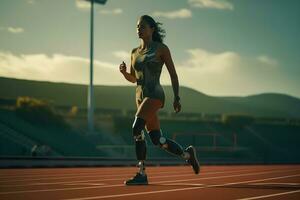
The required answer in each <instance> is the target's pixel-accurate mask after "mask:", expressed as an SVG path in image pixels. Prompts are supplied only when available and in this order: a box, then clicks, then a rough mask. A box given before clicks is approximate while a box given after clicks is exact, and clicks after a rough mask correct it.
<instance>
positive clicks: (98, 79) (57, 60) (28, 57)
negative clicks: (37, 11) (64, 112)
mask: <svg viewBox="0 0 300 200" xmlns="http://www.w3.org/2000/svg"><path fill="white" fill-rule="evenodd" d="M89 66H90V64H89V59H87V58H82V57H77V56H67V55H63V54H53V55H51V56H48V55H46V54H21V55H15V54H12V53H10V52H3V51H0V76H4V77H13V78H20V79H30V80H46V81H53V82H68V83H80V84H88V83H89ZM118 66H119V64H114V63H110V62H104V61H100V60H94V82H95V84H102V85H103V84H104V85H124V84H129V83H127V82H126V81H125V80H124V78H123V77H122V76H121V74H120V72H119V68H118Z"/></svg>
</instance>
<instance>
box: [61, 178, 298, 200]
mask: <svg viewBox="0 0 300 200" xmlns="http://www.w3.org/2000/svg"><path fill="white" fill-rule="evenodd" d="M295 176H300V174H296V175H289V176H281V177H274V178H266V179H256V180H250V181H240V182H233V183H225V184H216V185H207V186H202V187H187V188H178V189H169V190H155V191H149V192H135V193H123V194H115V195H104V196H93V197H82V198H72V199H63V200H90V199H105V198H116V197H124V196H136V195H144V194H154V193H155V194H157V193H166V192H177V191H185V190H197V189H205V188H212V187H224V186H228V185H236V184H241V183H249V182H257V181H265V180H269V179H270V180H274V179H281V178H287V177H295ZM297 191H300V190H297ZM240 200H242V199H240ZM243 200H246V199H243ZM247 200H250V199H247Z"/></svg>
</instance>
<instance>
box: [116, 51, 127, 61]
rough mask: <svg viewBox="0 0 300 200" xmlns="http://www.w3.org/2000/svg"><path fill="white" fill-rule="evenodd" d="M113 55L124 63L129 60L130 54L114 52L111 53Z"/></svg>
mask: <svg viewBox="0 0 300 200" xmlns="http://www.w3.org/2000/svg"><path fill="white" fill-rule="evenodd" d="M113 55H114V56H115V57H117V58H119V59H121V60H124V61H128V60H130V52H127V51H115V52H113Z"/></svg>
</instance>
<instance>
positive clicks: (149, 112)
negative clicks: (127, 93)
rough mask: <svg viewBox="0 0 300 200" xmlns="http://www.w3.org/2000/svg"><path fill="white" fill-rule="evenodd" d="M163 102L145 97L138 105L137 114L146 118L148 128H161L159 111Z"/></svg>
mask: <svg viewBox="0 0 300 200" xmlns="http://www.w3.org/2000/svg"><path fill="white" fill-rule="evenodd" d="M137 105H138V104H137ZM161 106H162V102H161V101H160V100H158V99H151V98H145V99H144V100H143V102H141V104H140V105H139V106H138V109H137V112H136V116H138V117H141V118H143V119H145V120H146V129H147V131H148V130H154V129H159V120H158V116H157V111H158V110H159V109H160V108H161Z"/></svg>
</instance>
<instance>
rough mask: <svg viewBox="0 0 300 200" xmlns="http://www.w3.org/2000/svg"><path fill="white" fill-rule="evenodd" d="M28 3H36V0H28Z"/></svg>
mask: <svg viewBox="0 0 300 200" xmlns="http://www.w3.org/2000/svg"><path fill="white" fill-rule="evenodd" d="M26 2H27V3H28V4H34V3H35V0H27V1H26Z"/></svg>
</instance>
